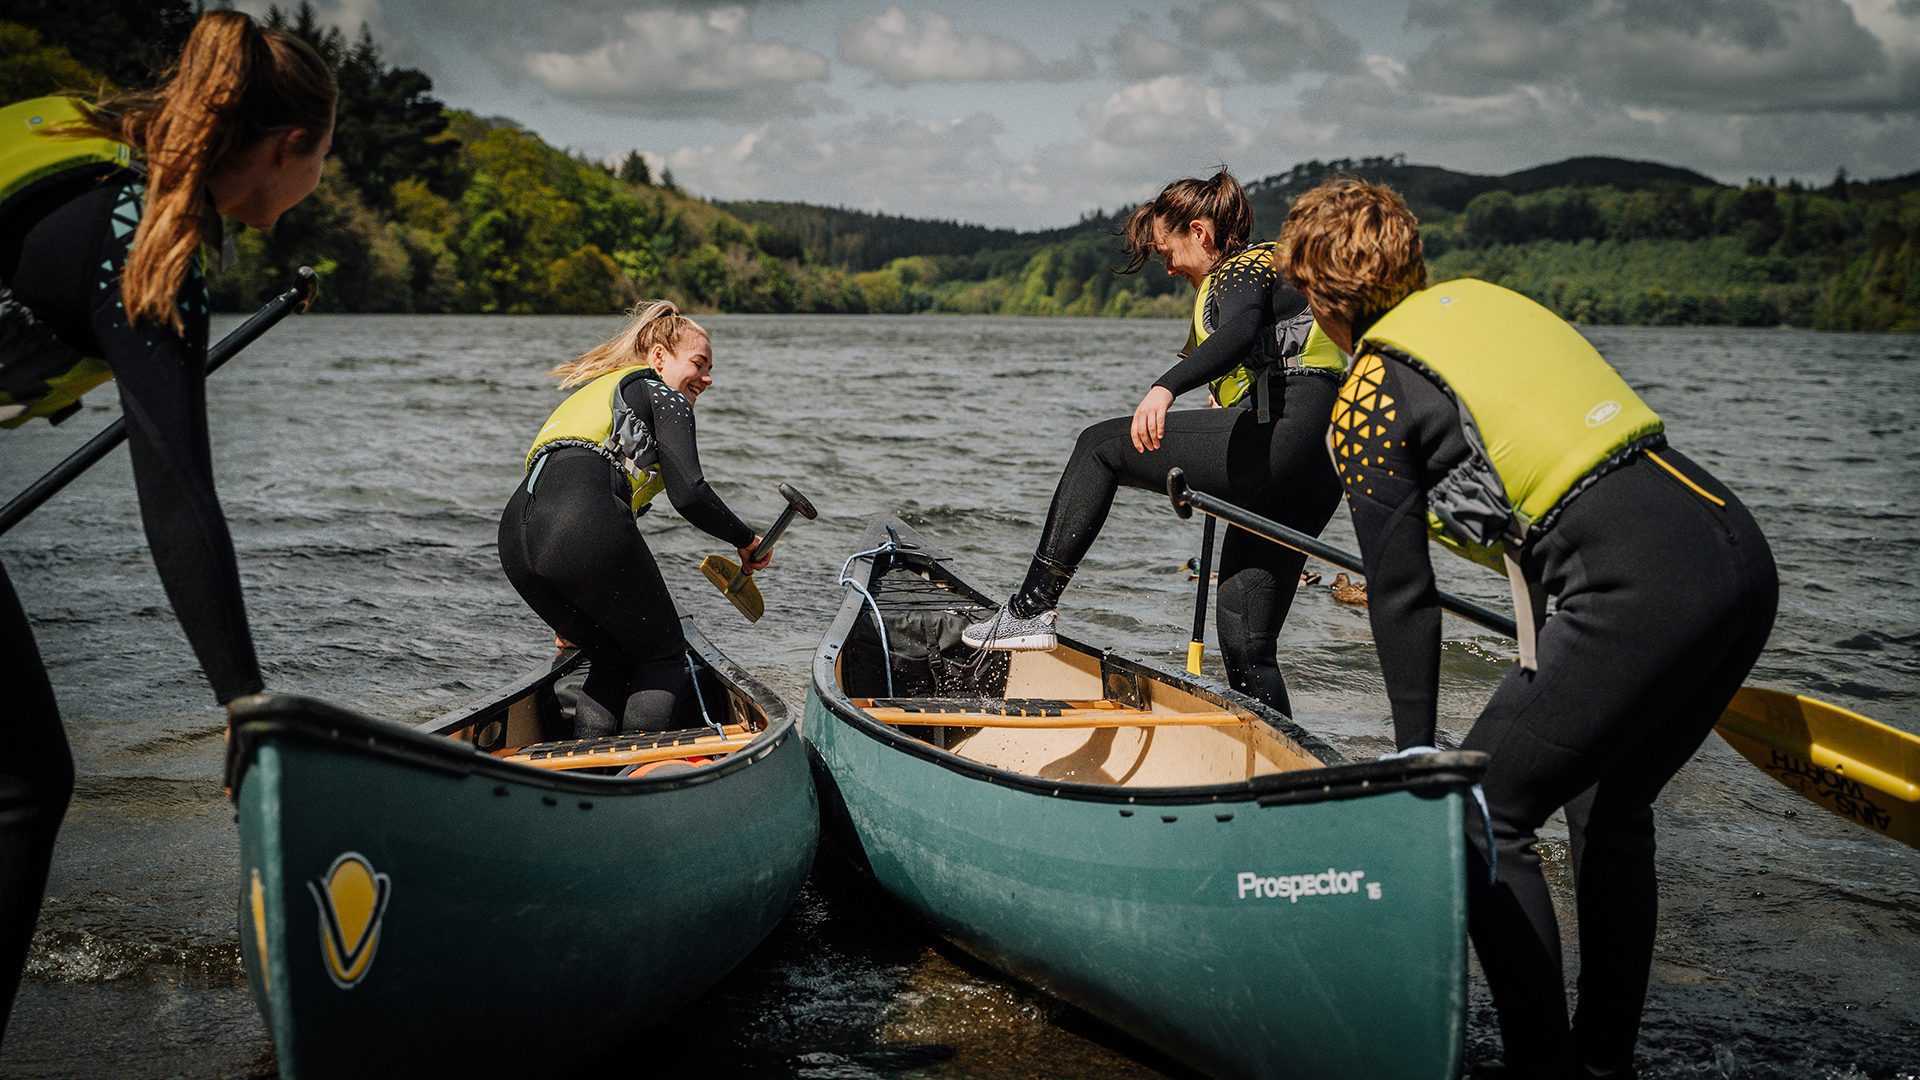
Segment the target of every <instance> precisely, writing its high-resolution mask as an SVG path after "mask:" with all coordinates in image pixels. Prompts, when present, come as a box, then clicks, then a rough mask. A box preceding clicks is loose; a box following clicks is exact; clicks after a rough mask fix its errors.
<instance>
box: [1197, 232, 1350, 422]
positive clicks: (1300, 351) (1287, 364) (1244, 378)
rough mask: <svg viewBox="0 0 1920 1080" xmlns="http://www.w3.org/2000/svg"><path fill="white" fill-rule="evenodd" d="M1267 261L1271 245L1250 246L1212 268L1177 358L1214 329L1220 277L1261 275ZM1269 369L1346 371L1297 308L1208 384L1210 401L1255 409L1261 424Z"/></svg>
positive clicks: (1324, 337)
mask: <svg viewBox="0 0 1920 1080" xmlns="http://www.w3.org/2000/svg"><path fill="white" fill-rule="evenodd" d="M1272 259H1273V244H1272V243H1264V244H1255V245H1253V246H1252V247H1250V248H1247V249H1246V250H1245V251H1242V252H1239V253H1238V254H1236V255H1234V256H1232V257H1231V258H1227V259H1222V260H1221V261H1220V265H1219V266H1216V267H1214V268H1213V271H1212V272H1211V273H1209V274H1208V275H1207V276H1206V279H1205V280H1203V281H1201V282H1200V288H1199V289H1197V290H1196V291H1195V292H1194V295H1193V318H1192V320H1191V321H1190V322H1189V324H1188V328H1187V344H1186V347H1185V348H1183V349H1181V350H1180V355H1181V356H1188V355H1191V354H1192V352H1193V350H1195V349H1197V348H1199V347H1200V343H1201V342H1203V341H1205V340H1207V339H1208V338H1209V337H1212V336H1213V331H1214V326H1213V321H1212V312H1211V311H1210V310H1209V308H1210V306H1211V303H1212V300H1213V289H1214V283H1215V282H1216V281H1218V280H1220V279H1221V278H1222V277H1223V276H1232V275H1235V274H1244V273H1264V272H1266V271H1267V270H1268V269H1269V268H1270V264H1271V262H1272ZM1275 368H1278V369H1280V370H1281V371H1283V372H1295V371H1303V372H1324V373H1326V374H1329V375H1333V376H1336V377H1337V376H1339V375H1340V374H1342V373H1344V372H1345V371H1346V370H1347V356H1346V354H1345V353H1343V352H1341V351H1340V348H1339V346H1337V345H1335V344H1334V343H1333V339H1332V338H1330V337H1328V336H1327V335H1326V333H1325V332H1323V331H1322V330H1321V329H1320V327H1319V326H1318V325H1316V324H1315V323H1314V321H1313V315H1312V313H1311V312H1308V311H1305V310H1302V311H1301V312H1300V313H1299V314H1298V315H1295V316H1294V317H1293V318H1291V319H1288V320H1286V321H1285V322H1280V323H1276V324H1274V327H1273V339H1272V340H1271V341H1267V340H1262V341H1261V342H1260V347H1259V350H1258V352H1256V353H1255V355H1253V356H1250V357H1248V358H1247V361H1246V362H1245V363H1242V364H1240V365H1238V366H1236V367H1235V368H1234V369H1233V370H1232V371H1229V372H1227V373H1226V374H1225V375H1222V376H1220V377H1219V378H1217V379H1215V380H1213V382H1212V383H1210V384H1209V388H1210V389H1211V390H1212V391H1213V400H1215V401H1217V402H1219V403H1220V404H1221V405H1223V406H1232V405H1238V404H1240V403H1241V402H1243V401H1244V402H1246V403H1247V404H1248V405H1251V406H1253V407H1254V408H1256V409H1258V410H1260V412H1261V414H1262V415H1261V420H1262V421H1263V422H1264V421H1265V420H1266V411H1267V408H1268V404H1267V402H1266V401H1265V400H1264V396H1265V395H1264V392H1263V388H1264V387H1265V386H1266V385H1267V381H1268V380H1269V379H1270V378H1271V376H1272V374H1273V371H1274V369H1275ZM1249 394H1251V395H1252V397H1251V398H1249V396H1248V395H1249Z"/></svg>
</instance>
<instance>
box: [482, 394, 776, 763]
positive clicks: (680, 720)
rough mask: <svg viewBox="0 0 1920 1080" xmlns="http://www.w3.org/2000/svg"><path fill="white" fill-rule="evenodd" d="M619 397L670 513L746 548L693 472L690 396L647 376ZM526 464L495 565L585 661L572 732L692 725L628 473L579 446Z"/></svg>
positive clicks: (683, 676)
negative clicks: (650, 450)
mask: <svg viewBox="0 0 1920 1080" xmlns="http://www.w3.org/2000/svg"><path fill="white" fill-rule="evenodd" d="M622 396H623V398H624V399H625V401H626V403H627V406H628V407H629V408H631V409H632V410H633V412H634V415H635V416H636V417H637V418H638V419H639V421H640V422H641V424H642V425H643V426H644V428H645V429H646V430H647V431H648V432H650V433H651V435H652V438H653V440H654V443H655V445H656V446H657V447H658V453H659V462H660V470H661V474H662V477H663V479H664V480H665V481H666V494H667V498H668V499H669V500H671V501H672V503H673V506H674V509H676V510H678V511H679V512H680V514H681V516H682V517H685V518H686V519H687V520H688V521H690V522H692V523H693V524H694V525H695V526H697V527H699V528H700V529H701V530H703V531H705V532H707V533H710V534H711V535H713V536H715V537H717V538H719V539H720V540H722V541H724V542H726V543H727V544H730V545H732V546H733V547H736V548H740V547H745V546H747V545H748V544H751V543H753V538H754V531H753V529H752V528H750V527H749V526H748V525H747V524H746V523H745V522H743V521H741V520H740V519H739V518H738V517H736V516H735V515H734V513H733V511H732V510H730V509H728V508H727V504H726V503H725V502H723V501H722V500H721V498H720V496H719V495H718V494H717V493H715V492H714V490H713V488H712V487H710V486H708V484H707V481H706V477H705V476H704V475H703V474H702V473H701V471H700V452H699V449H698V447H697V445H696V443H695V440H694V426H693V407H692V405H691V404H690V403H689V402H688V401H687V399H686V398H685V397H684V396H683V395H682V394H681V393H680V392H679V391H677V390H674V389H672V388H670V387H668V386H666V385H665V384H663V383H661V382H660V381H659V380H657V379H652V378H638V379H631V380H629V381H628V382H627V383H626V384H625V386H624V387H623V389H622ZM534 464H535V468H534V469H532V470H530V471H529V472H528V474H527V479H525V480H523V481H522V482H521V484H520V486H519V488H517V489H516V490H515V491H514V493H513V498H511V499H510V500H508V502H507V508H506V511H505V512H504V513H503V514H501V516H500V564H501V566H502V567H503V568H504V569H505V570H506V572H507V579H508V580H509V581H511V582H512V583H513V587H514V588H515V589H516V590H518V591H519V593H520V595H521V597H523V598H524V599H525V600H526V601H527V604H528V605H529V606H530V607H532V608H533V610H534V611H535V612H536V613H537V614H539V616H540V617H541V618H542V619H545V620H546V622H547V625H549V626H551V627H553V628H554V630H556V631H558V632H559V633H560V635H561V636H562V637H564V638H566V639H567V640H568V641H571V642H573V643H574V644H575V645H578V646H580V647H581V649H583V650H584V651H585V652H586V654H587V660H588V663H589V664H590V670H589V673H588V675H587V680H586V683H585V685H584V686H583V687H582V688H581V694H580V701H579V705H578V708H577V711H576V713H575V732H574V733H575V735H576V736H577V737H580V738H588V737H592V736H597V735H612V734H615V733H618V732H622V731H657V730H664V729H667V728H671V727H685V726H690V725H691V724H693V723H698V722H699V720H698V719H697V717H696V716H695V715H694V713H693V712H692V708H693V702H692V700H691V699H690V693H689V691H690V688H689V686H688V678H687V675H688V672H687V666H686V665H687V660H686V652H687V642H686V638H685V637H684V636H683V635H682V634H681V633H680V618H679V615H678V614H677V612H676V611H675V608H674V603H673V596H672V594H670V593H669V592H668V591H667V583H666V581H665V579H663V578H662V577H661V576H660V568H659V566H658V565H656V564H655V562H654V559H653V554H652V553H651V552H650V551H649V550H648V549H647V542H646V539H645V537H644V536H642V535H641V532H640V530H639V528H638V527H637V526H636V524H635V522H634V515H633V511H632V509H631V507H630V503H629V495H630V494H631V489H630V487H629V485H628V481H627V477H626V474H625V473H624V472H622V471H621V470H620V469H619V468H617V467H616V466H615V465H614V464H613V462H612V461H611V460H609V459H608V458H606V457H603V456H601V455H600V453H598V452H597V451H594V450H590V449H587V448H584V447H580V446H565V445H563V446H559V447H557V448H555V449H551V450H547V451H544V452H543V453H542V454H541V455H540V457H539V458H538V459H536V461H535V463H534Z"/></svg>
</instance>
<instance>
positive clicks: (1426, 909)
mask: <svg viewBox="0 0 1920 1080" xmlns="http://www.w3.org/2000/svg"><path fill="white" fill-rule="evenodd" d="M861 546H862V549H863V551H865V552H868V553H867V554H864V555H862V556H857V557H855V558H854V559H852V560H851V561H850V563H849V566H848V572H847V575H846V576H847V577H849V578H850V579H852V581H853V582H854V585H855V586H856V587H855V588H850V589H849V590H848V595H847V599H846V603H845V604H844V606H842V608H841V609H840V612H839V614H838V616H837V618H836V619H835V621H834V623H833V625H832V627H831V628H830V629H829V631H828V632H827V635H826V639H825V640H824V641H823V642H822V643H821V646H820V650H819V652H818V653H817V654H816V655H815V658H814V665H813V677H812V686H811V688H810V690H809V693H808V696H807V707H806V716H805V718H804V719H803V721H802V727H803V730H804V732H805V735H806V740H807V743H808V746H809V749H810V751H811V753H812V757H813V763H814V767H815V780H816V783H817V784H818V785H819V788H820V799H821V805H822V810H823V812H824V815H825V817H826V821H827V825H828V828H829V830H830V831H831V833H832V834H833V836H834V838H835V840H836V845H835V846H836V847H842V848H844V849H845V850H846V852H847V854H848V856H849V857H850V858H851V859H852V860H853V861H854V862H855V864H856V865H858V866H859V867H860V868H862V869H863V870H865V871H866V872H867V873H868V874H870V875H871V876H872V878H873V879H874V880H875V881H876V882H877V883H878V884H879V885H880V886H881V887H882V888H883V889H885V890H886V891H887V892H889V893H891V894H892V895H893V896H895V897H897V898H898V899H900V900H901V901H903V902H904V903H906V904H907V905H908V906H909V907H911V908H913V909H914V910H916V911H917V912H919V913H920V914H921V915H922V916H923V917H925V918H926V919H927V920H928V921H929V922H930V923H932V924H933V925H934V926H935V927H936V928H937V929H938V930H939V931H940V932H942V933H943V934H945V935H946V936H947V937H949V938H950V939H952V940H953V941H954V942H956V943H957V944H959V945H960V946H961V947H963V948H964V949H966V950H967V951H969V952H971V953H973V954H975V955H977V956H978V957H980V958H981V959H983V960H985V961H987V962H988V963H990V964H993V965H995V966H997V967H999V968H1001V969H1002V970H1004V971H1006V972H1008V973H1010V974H1012V975H1014V976H1017V977H1018V978H1021V979H1023V980H1026V981H1028V982H1030V983H1032V984H1033V985H1035V986H1037V987H1039V988H1041V989H1042V990H1045V991H1047V992H1049V993H1051V994H1054V995H1056V996H1058V997H1060V998H1062V999H1064V1000H1066V1001H1068V1002H1071V1003H1073V1004H1075V1005H1077V1006H1079V1007H1080V1008H1082V1009H1084V1010H1086V1011H1088V1012H1090V1013H1092V1014H1094V1015H1095V1016H1098V1017H1100V1018H1101V1019H1103V1020H1105V1021H1107V1022H1108V1023H1110V1024H1112V1025H1114V1026H1115V1027H1117V1028H1119V1029H1120V1030H1122V1031H1124V1032H1127V1033H1128V1034H1130V1035H1132V1036H1134V1037H1136V1038H1139V1039H1141V1040H1142V1041H1144V1042H1146V1043H1148V1044H1150V1045H1152V1046H1154V1047H1157V1048H1159V1049H1160V1050H1162V1051H1164V1052H1166V1053H1167V1054H1170V1055H1171V1056H1173V1057H1174V1058H1177V1059H1179V1060H1181V1061H1183V1062H1185V1063H1187V1064H1188V1065H1191V1066H1193V1067H1196V1068H1199V1069H1202V1070H1205V1071H1207V1072H1209V1073H1213V1074H1217V1075H1223V1076H1290V1077H1361V1076H1364V1077H1370V1078H1384V1077H1439V1078H1444V1077H1451V1076H1455V1075H1457V1074H1458V1072H1459V1069H1460V1061H1461V1050H1462V1036H1463V1026H1464V1021H1465V1017H1464V1012H1465V1009H1464V1005H1465V1001H1466V989H1467V987H1466V982H1467V978H1466V965H1467V956H1466V882H1465V869H1464V867H1465V835H1464V832H1463V828H1462V823H1463V821H1465V820H1466V818H1467V810H1466V806H1467V801H1468V800H1467V794H1468V789H1469V787H1470V785H1471V784H1472V783H1473V782H1474V780H1475V778H1476V777H1477V776H1478V775H1479V773H1480V771H1481V769H1482V768H1483V767H1484V765H1485V757H1484V756H1483V755H1480V754H1469V753H1459V752H1453V753H1440V754H1431V755H1427V756H1423V757H1416V758H1411V759H1403V760H1393V761H1382V762H1367V763H1360V764H1349V763H1345V762H1343V761H1342V760H1341V759H1340V757H1339V755H1338V754H1337V753H1336V752H1335V751H1334V750H1333V749H1332V748H1331V747H1329V746H1327V745H1326V744H1325V743H1323V742H1321V741H1320V740H1318V739H1316V738H1315V737H1313V736H1312V735H1310V734H1308V733H1307V732H1306V731H1304V730H1302V729H1301V728H1299V727H1298V726H1296V725H1295V724H1294V723H1293V722H1292V721H1290V720H1288V719H1287V718H1285V717H1283V716H1280V715H1278V714H1275V713H1273V712H1271V711H1270V710H1267V709H1265V708H1264V707H1263V706H1261V705H1260V704H1259V703H1257V702H1255V701H1253V700H1252V699H1250V698H1247V697H1245V696H1243V695H1240V694H1237V693H1235V692H1233V691H1232V690H1230V689H1228V688H1226V687H1224V686H1221V685H1220V684H1218V683H1217V682H1214V681H1211V680H1206V679H1197V678H1194V677H1192V676H1189V675H1186V674H1185V673H1182V672H1175V671H1172V670H1169V669H1166V668H1163V667H1159V666H1157V665H1153V664H1150V663H1146V662H1142V661H1139V660H1135V659H1131V658H1128V657H1125V656H1120V655H1117V654H1115V653H1113V652H1112V651H1110V650H1103V649H1100V648H1098V647H1095V646H1090V645H1086V644H1084V643H1081V642H1079V641H1075V640H1072V639H1070V638H1067V637H1065V636H1062V638H1061V641H1060V648H1059V649H1058V650H1056V651H1054V652H1051V653H1015V654H1011V655H1009V654H1005V653H996V654H984V655H983V654H978V653H975V652H974V651H973V650H971V649H968V648H967V647H966V646H964V645H962V644H961V643H960V640H959V638H960V630H961V628H962V627H964V626H965V625H966V624H967V623H969V622H971V621H973V620H974V619H976V618H978V617H980V616H981V615H982V614H983V613H986V612H990V611H991V610H992V608H993V606H994V605H993V603H992V601H990V600H989V599H988V598H987V597H985V596H983V595H981V594H980V593H979V592H977V591H976V590H974V589H973V588H971V587H970V586H968V585H967V584H966V583H965V582H964V581H962V580H961V579H960V578H959V577H958V576H957V575H956V574H955V572H954V570H953V569H952V566H951V559H950V557H949V556H947V555H946V554H945V553H944V552H941V551H940V550H939V549H937V548H935V547H934V546H933V545H932V544H931V543H929V542H928V541H927V540H925V539H923V538H921V537H920V536H918V535H916V534H915V533H914V532H913V530H912V529H910V528H909V527H907V526H905V525H903V524H900V523H899V522H883V523H878V524H876V525H874V526H873V527H872V528H870V529H869V530H868V532H867V535H866V537H865V540H864V542H863V543H862V545H861ZM863 590H864V591H863ZM876 620H877V621H878V623H879V624H882V625H884V628H885V635H886V641H885V644H884V645H883V644H882V643H881V637H880V634H878V633H877V632H876V629H875V627H876ZM889 680H890V681H891V685H889Z"/></svg>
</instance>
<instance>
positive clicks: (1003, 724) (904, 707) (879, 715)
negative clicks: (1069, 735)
mask: <svg viewBox="0 0 1920 1080" xmlns="http://www.w3.org/2000/svg"><path fill="white" fill-rule="evenodd" d="M853 703H854V704H855V705H856V706H858V707H859V708H861V709H863V710H865V712H866V714H867V715H868V716H871V717H873V718H874V719H875V720H878V721H880V722H881V723H883V724H892V725H894V726H896V727H982V728H1094V727H1225V726H1229V725H1237V724H1244V723H1246V717H1244V716H1240V715H1238V714H1235V713H1230V712H1201V713H1154V712H1148V711H1146V710H1144V709H1132V708H1128V707H1127V706H1125V705H1122V704H1121V703H1120V702H1117V701H1104V700H1094V701H1072V700H1060V699H1051V698H1007V699H1005V700H1002V699H998V698H971V699H969V698H944V699H943V698H855V699H854V702H853Z"/></svg>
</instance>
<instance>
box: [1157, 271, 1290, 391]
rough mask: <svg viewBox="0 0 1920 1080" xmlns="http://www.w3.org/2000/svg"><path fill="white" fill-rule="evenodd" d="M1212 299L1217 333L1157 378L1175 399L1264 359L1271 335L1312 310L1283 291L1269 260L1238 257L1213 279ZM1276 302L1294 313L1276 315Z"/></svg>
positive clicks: (1277, 312)
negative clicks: (1281, 324) (1265, 340)
mask: <svg viewBox="0 0 1920 1080" xmlns="http://www.w3.org/2000/svg"><path fill="white" fill-rule="evenodd" d="M1212 300H1213V304H1214V305H1215V309H1216V311H1217V315H1216V317H1215V322H1214V330H1213V333H1212V334H1210V335H1208V337H1207V340H1205V341H1203V342H1201V343H1200V344H1198V345H1196V346H1194V347H1193V348H1192V349H1191V350H1189V351H1188V352H1187V354H1186V356H1184V357H1183V358H1181V359H1180V361H1179V362H1177V363H1175V364H1174V365H1173V366H1172V367H1171V368H1168V369H1167V371H1166V374H1164V375H1162V376H1160V377H1159V378H1158V379H1155V380H1154V383H1153V384H1154V385H1155V386H1164V387H1166V388H1167V389H1168V390H1169V391H1171V392H1172V393H1173V396H1175V397H1179V396H1180V395H1181V394H1184V393H1186V392H1187V391H1189V390H1194V389H1197V388H1199V387H1202V386H1205V385H1206V384H1208V383H1210V382H1212V381H1213V380H1215V379H1218V378H1220V377H1221V376H1223V375H1225V374H1227V373H1228V372H1230V371H1232V370H1233V369H1234V368H1236V367H1239V366H1240V365H1241V364H1244V363H1247V362H1248V361H1250V360H1255V359H1258V358H1259V355H1260V348H1261V346H1262V344H1263V340H1262V335H1263V334H1270V333H1271V332H1272V330H1271V327H1272V326H1273V325H1274V323H1275V322H1276V321H1284V320H1286V319H1289V318H1292V317H1293V316H1295V315H1297V314H1299V313H1300V312H1301V311H1303V310H1305V308H1306V298H1305V297H1304V296H1302V295H1301V294H1299V293H1297V292H1294V291H1293V290H1292V289H1286V288H1282V287H1281V286H1280V277H1279V272H1278V271H1276V270H1275V269H1274V268H1273V263H1272V261H1271V260H1270V259H1264V258H1262V259H1237V260H1235V261H1234V262H1233V263H1232V264H1230V265H1228V266H1225V267H1222V268H1221V270H1220V272H1219V273H1217V274H1216V275H1215V277H1214V279H1213V293H1212ZM1276 303H1281V304H1286V305H1290V307H1291V310H1283V311H1276V310H1275V305H1276Z"/></svg>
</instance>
